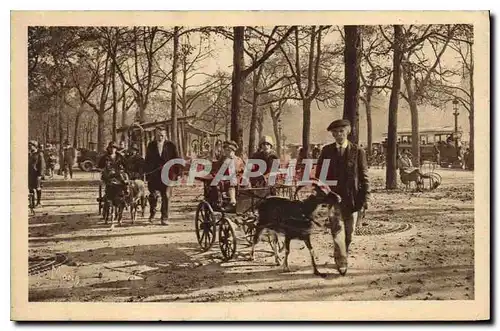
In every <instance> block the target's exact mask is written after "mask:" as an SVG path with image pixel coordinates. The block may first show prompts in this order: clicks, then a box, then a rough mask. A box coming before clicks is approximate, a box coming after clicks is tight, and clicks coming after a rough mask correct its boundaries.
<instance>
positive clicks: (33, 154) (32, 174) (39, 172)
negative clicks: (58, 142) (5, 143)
mask: <svg viewBox="0 0 500 331" xmlns="http://www.w3.org/2000/svg"><path fill="white" fill-rule="evenodd" d="M29 146H30V153H29V157H28V189H29V191H30V192H31V193H33V195H32V196H33V197H34V196H35V191H36V206H40V205H41V200H42V177H43V176H44V173H45V160H44V157H43V154H42V152H41V151H40V150H38V143H37V142H36V141H31V142H30V143H29ZM32 204H33V205H34V201H32Z"/></svg>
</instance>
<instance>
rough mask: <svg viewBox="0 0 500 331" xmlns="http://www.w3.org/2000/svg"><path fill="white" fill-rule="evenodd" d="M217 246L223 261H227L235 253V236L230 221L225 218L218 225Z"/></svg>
mask: <svg viewBox="0 0 500 331" xmlns="http://www.w3.org/2000/svg"><path fill="white" fill-rule="evenodd" d="M219 246H220V251H221V252H222V255H223V256H224V258H223V260H224V261H229V260H231V259H232V258H233V256H234V254H235V253H236V234H235V232H234V228H233V225H232V224H231V221H229V219H227V218H226V217H224V218H222V219H221V220H220V224H219Z"/></svg>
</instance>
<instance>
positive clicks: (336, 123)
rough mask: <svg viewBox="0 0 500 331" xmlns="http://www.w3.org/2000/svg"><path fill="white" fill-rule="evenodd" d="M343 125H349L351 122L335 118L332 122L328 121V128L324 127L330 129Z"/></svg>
mask: <svg viewBox="0 0 500 331" xmlns="http://www.w3.org/2000/svg"><path fill="white" fill-rule="evenodd" d="M343 126H351V122H349V120H335V121H333V122H332V123H330V125H329V126H328V128H326V130H327V131H331V130H333V129H335V128H340V127H343Z"/></svg>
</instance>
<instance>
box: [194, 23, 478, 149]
mask: <svg viewBox="0 0 500 331" xmlns="http://www.w3.org/2000/svg"><path fill="white" fill-rule="evenodd" d="M338 38H339V34H338V32H332V33H331V34H330V35H329V36H327V37H326V38H325V39H324V42H325V43H334V42H335V41H336V40H337V39H338ZM191 40H192V41H193V42H197V41H196V39H195V38H193V37H191ZM211 43H212V45H213V47H214V48H215V50H214V57H212V58H210V59H208V60H207V61H206V62H205V63H204V64H203V71H204V72H205V73H207V74H209V73H213V72H215V71H217V70H221V71H225V72H228V73H231V71H232V55H233V50H232V41H231V40H228V39H226V38H224V37H220V36H216V37H213V38H212V40H211ZM428 50H429V51H430V48H428ZM246 61H247V62H246V63H248V59H246ZM442 63H443V64H446V65H452V66H455V65H456V64H457V63H458V62H457V55H456V53H455V52H454V51H452V50H451V49H448V50H447V51H446V52H445V53H444V55H443V57H442ZM388 105H389V94H387V96H385V97H380V98H379V99H378V100H377V101H376V102H375V104H374V109H373V115H372V122H373V142H378V141H381V140H382V139H383V137H382V135H383V134H384V133H385V132H387V121H388ZM321 108H322V109H313V112H312V118H311V141H312V142H315V143H316V142H317V143H327V142H330V141H331V140H332V138H331V136H330V134H329V133H328V132H327V131H326V126H327V125H328V124H329V123H330V122H331V121H333V120H334V119H337V118H340V117H341V116H342V105H340V106H339V107H337V108H328V107H326V106H322V107H321ZM419 111H420V115H419V122H420V127H421V128H429V127H435V126H453V125H454V116H453V115H452V113H453V110H452V105H451V103H450V104H449V105H447V106H446V107H445V108H444V109H441V110H437V109H435V108H433V107H430V106H425V105H422V106H420V107H419ZM460 112H461V115H460V116H459V118H458V126H459V128H461V129H462V130H463V132H464V138H465V139H466V140H468V132H469V124H468V117H467V116H468V114H467V111H466V110H465V109H461V111H460ZM359 113H360V143H362V144H366V140H367V138H366V136H367V134H366V114H365V109H364V105H363V104H362V103H360V106H359ZM282 124H283V133H284V134H285V136H287V137H288V139H287V142H289V143H300V141H301V132H302V112H301V109H300V104H297V105H296V106H294V107H293V111H292V112H291V113H290V114H288V115H287V116H286V118H283V120H282ZM398 128H399V129H400V130H401V129H410V128H411V117H410V111H409V108H408V105H407V103H406V101H405V100H403V99H400V100H399V112H398ZM244 134H245V139H247V138H246V137H248V133H247V132H245V133H244ZM264 134H271V135H272V134H273V130H272V122H271V119H270V117H269V116H268V120H267V121H265V123H264Z"/></svg>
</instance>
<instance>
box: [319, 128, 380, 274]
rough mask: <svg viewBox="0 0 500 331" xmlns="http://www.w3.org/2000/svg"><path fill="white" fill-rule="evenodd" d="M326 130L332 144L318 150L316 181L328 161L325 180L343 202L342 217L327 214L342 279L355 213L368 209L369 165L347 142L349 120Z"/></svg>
mask: <svg viewBox="0 0 500 331" xmlns="http://www.w3.org/2000/svg"><path fill="white" fill-rule="evenodd" d="M327 130H328V131H330V132H331V133H332V136H333V138H334V139H335V142H334V143H332V144H329V145H326V146H325V147H323V149H322V150H321V153H320V156H319V159H318V166H317V168H316V178H320V174H321V168H322V166H323V162H324V161H325V160H330V164H329V166H328V171H327V178H326V179H327V180H336V181H337V185H336V186H334V187H332V190H333V191H334V192H336V193H337V194H339V195H340V196H341V198H342V202H341V215H336V214H335V213H334V211H333V208H332V209H331V210H330V213H329V219H330V222H331V226H332V233H333V236H334V238H333V240H334V249H335V252H334V258H335V263H336V265H337V269H338V271H339V273H340V274H341V275H345V274H346V272H347V256H348V252H349V245H350V244H351V241H352V234H353V233H354V229H355V227H356V221H357V218H358V212H359V211H360V210H361V209H362V208H365V209H366V208H368V200H369V198H370V186H369V181H368V165H367V161H366V155H365V151H364V150H363V149H361V148H360V147H358V146H356V145H355V144H353V143H351V142H350V141H349V140H347V136H348V134H349V133H350V132H351V124H350V122H349V121H348V120H336V121H333V122H332V123H331V124H330V125H329V126H328V128H327ZM320 179H321V178H320Z"/></svg>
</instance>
